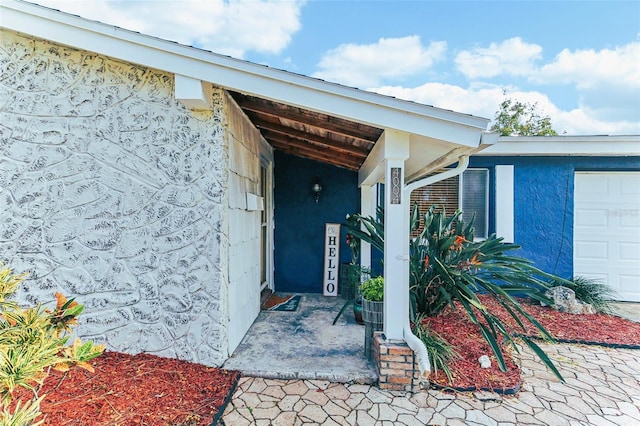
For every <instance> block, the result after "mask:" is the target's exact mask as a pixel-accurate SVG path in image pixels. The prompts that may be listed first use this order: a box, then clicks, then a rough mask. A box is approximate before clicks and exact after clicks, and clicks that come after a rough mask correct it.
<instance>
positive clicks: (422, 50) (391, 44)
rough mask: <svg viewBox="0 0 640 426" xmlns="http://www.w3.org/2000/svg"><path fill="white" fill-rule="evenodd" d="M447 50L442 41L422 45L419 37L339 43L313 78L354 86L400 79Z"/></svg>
mask: <svg viewBox="0 0 640 426" xmlns="http://www.w3.org/2000/svg"><path fill="white" fill-rule="evenodd" d="M446 50H447V44H446V42H443V41H438V42H432V43H431V44H430V45H429V46H426V47H425V46H423V45H422V42H421V40H420V37H419V36H408V37H401V38H381V39H379V40H378V41H377V42H376V43H372V44H341V45H340V46H338V47H337V48H335V49H332V50H330V51H328V52H327V53H325V54H324V56H323V57H322V59H321V60H320V63H319V64H318V68H319V71H317V72H316V73H314V74H313V76H314V77H317V78H322V79H324V80H328V81H332V82H336V83H342V84H346V85H349V86H355V87H360V88H362V87H366V86H372V85H378V84H380V83H381V82H383V81H386V80H388V79H402V78H404V77H408V76H412V75H415V74H418V73H421V72H424V71H425V70H426V69H428V68H429V67H431V66H432V65H433V64H434V63H435V62H436V61H439V60H441V59H442V58H443V57H444V54H445V52H446Z"/></svg>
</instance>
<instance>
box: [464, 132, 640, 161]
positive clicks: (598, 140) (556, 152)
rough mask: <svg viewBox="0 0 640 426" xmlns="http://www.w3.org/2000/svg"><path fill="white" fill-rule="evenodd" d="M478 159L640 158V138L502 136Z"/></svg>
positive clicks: (606, 136) (639, 136)
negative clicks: (536, 157)
mask: <svg viewBox="0 0 640 426" xmlns="http://www.w3.org/2000/svg"><path fill="white" fill-rule="evenodd" d="M475 155H478V156H514V155H528V156H585V157H595V156H600V157H615V156H640V135H589V136H501V137H500V138H498V142H496V143H495V144H494V145H492V146H490V147H487V148H486V149H484V150H482V151H480V152H478V153H477V154H475Z"/></svg>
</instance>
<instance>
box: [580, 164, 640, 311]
mask: <svg viewBox="0 0 640 426" xmlns="http://www.w3.org/2000/svg"><path fill="white" fill-rule="evenodd" d="M573 232H574V259H573V261H574V275H583V276H588V277H592V278H597V279H601V280H603V282H605V283H606V284H608V285H609V286H611V288H612V289H613V290H614V291H615V292H616V293H618V295H619V298H620V300H628V301H636V302H640V172H576V174H575V187H574V229H573Z"/></svg>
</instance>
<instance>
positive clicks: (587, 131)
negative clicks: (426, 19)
mask: <svg viewBox="0 0 640 426" xmlns="http://www.w3.org/2000/svg"><path fill="white" fill-rule="evenodd" d="M505 89H506V90H507V92H508V94H507V96H508V97H509V98H511V99H517V100H518V101H520V102H524V103H529V104H536V105H537V111H538V112H539V113H540V115H542V116H545V115H548V116H550V117H551V123H552V125H553V127H554V129H555V130H556V131H557V132H558V133H559V134H564V133H566V134H569V135H591V134H617V135H623V134H626V135H629V134H640V120H637V119H636V120H634V119H627V118H624V117H620V116H615V117H602V114H601V112H600V111H598V110H595V109H593V108H591V107H589V106H587V105H580V106H579V107H578V108H575V109H572V110H569V111H564V110H561V109H560V108H558V107H557V106H556V105H555V104H554V103H553V102H552V101H551V100H550V99H549V98H548V97H547V95H545V94H543V93H540V92H537V91H522V90H518V89H517V88H512V87H504V86H497V85H487V84H473V85H471V86H470V87H468V88H463V87H460V86H455V85H451V84H441V83H426V84H423V85H421V86H418V87H414V88H406V87H399V86H384V87H377V88H371V89H369V90H371V91H373V92H377V93H381V94H384V95H388V96H394V97H397V98H401V99H406V100H411V101H414V102H419V103H423V104H427V105H432V106H435V107H438V108H443V109H448V110H453V111H458V112H464V113H468V114H473V115H477V116H480V117H485V118H489V119H493V118H494V117H495V114H496V112H497V111H498V108H499V106H500V102H502V100H503V99H504V94H503V93H504V90H505ZM636 111H637V110H636Z"/></svg>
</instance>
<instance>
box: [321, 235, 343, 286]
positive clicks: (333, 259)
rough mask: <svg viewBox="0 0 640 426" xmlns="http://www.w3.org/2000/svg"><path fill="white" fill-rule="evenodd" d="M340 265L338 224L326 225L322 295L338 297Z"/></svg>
mask: <svg viewBox="0 0 640 426" xmlns="http://www.w3.org/2000/svg"><path fill="white" fill-rule="evenodd" d="M339 264H340V224H339V223H327V224H326V225H325V230H324V280H323V282H322V294H323V295H324V296H337V295H338V265H339Z"/></svg>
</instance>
